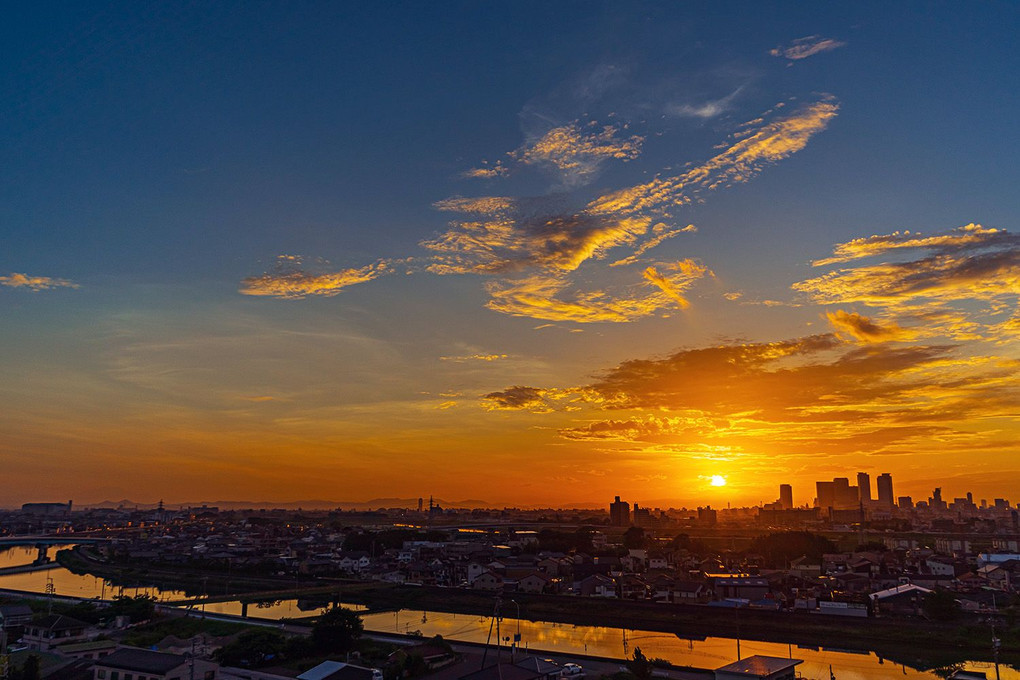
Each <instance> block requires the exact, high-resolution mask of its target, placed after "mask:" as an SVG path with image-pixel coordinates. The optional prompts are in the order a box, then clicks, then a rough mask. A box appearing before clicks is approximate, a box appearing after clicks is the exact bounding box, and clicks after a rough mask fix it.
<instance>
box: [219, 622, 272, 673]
mask: <svg viewBox="0 0 1020 680" xmlns="http://www.w3.org/2000/svg"><path fill="white" fill-rule="evenodd" d="M286 648H287V638H285V637H284V636H283V635H281V634H280V633H277V632H276V631H274V630H267V629H264V628H260V629H257V630H248V631H245V632H243V633H241V634H240V635H238V636H237V639H236V640H234V641H233V642H231V643H230V644H227V645H224V646H223V647H220V648H219V649H218V650H217V651H216V660H217V661H219V662H220V663H221V664H223V665H224V666H241V667H245V668H250V667H252V666H261V665H262V664H264V663H266V662H267V661H271V660H272V659H273V658H275V657H276V656H277V655H278V654H280V652H282V651H284V650H285V649H286Z"/></svg>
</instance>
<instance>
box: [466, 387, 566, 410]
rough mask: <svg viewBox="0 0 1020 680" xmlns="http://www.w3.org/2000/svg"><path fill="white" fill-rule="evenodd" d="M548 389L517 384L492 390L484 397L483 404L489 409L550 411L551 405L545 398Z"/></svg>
mask: <svg viewBox="0 0 1020 680" xmlns="http://www.w3.org/2000/svg"><path fill="white" fill-rule="evenodd" d="M545 394H546V390H540V389H538V388H535V387H523V386H521V385H515V386H513V387H509V388H507V389H505V390H503V391H502V392H490V393H489V394H486V395H485V396H484V397H482V399H483V400H484V401H483V402H482V404H483V406H485V408H487V409H489V410H512V411H517V410H525V409H527V410H538V411H543V412H544V411H548V410H549V406H548V403H547V402H546V400H545Z"/></svg>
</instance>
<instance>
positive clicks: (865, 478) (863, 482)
mask: <svg viewBox="0 0 1020 680" xmlns="http://www.w3.org/2000/svg"><path fill="white" fill-rule="evenodd" d="M857 493H859V494H860V496H861V503H863V504H864V505H865V506H867V505H869V504H870V503H871V475H869V474H868V473H867V472H858V473H857Z"/></svg>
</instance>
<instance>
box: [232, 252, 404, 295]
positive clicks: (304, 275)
mask: <svg viewBox="0 0 1020 680" xmlns="http://www.w3.org/2000/svg"><path fill="white" fill-rule="evenodd" d="M301 266H302V263H301V260H300V259H299V258H296V257H294V256H291V255H282V256H280V258H278V260H277V267H276V270H275V271H274V272H271V273H266V274H263V275H261V276H250V277H248V278H246V279H244V280H243V281H241V288H240V293H241V294H242V295H256V296H265V297H275V298H281V299H284V300H300V299H303V298H305V297H308V296H310V295H311V296H322V297H332V296H334V295H337V294H339V293H340V292H341V291H342V290H343V289H344V288H347V287H348V286H353V285H355V284H358V283H365V282H366V281H371V280H373V279H377V278H379V277H380V276H383V275H384V274H389V273H390V272H392V271H393V268H392V265H391V263H390V262H388V261H386V260H380V261H378V262H376V263H375V264H370V265H367V266H364V267H357V268H353V269H341V270H339V271H332V272H330V271H327V272H321V273H316V272H311V271H306V270H304V269H301V268H300V267H301Z"/></svg>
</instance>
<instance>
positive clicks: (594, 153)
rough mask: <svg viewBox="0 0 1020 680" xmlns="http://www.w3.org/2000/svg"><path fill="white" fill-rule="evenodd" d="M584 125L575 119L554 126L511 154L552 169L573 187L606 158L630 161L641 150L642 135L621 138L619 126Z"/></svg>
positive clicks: (585, 180) (589, 176) (589, 177)
mask: <svg viewBox="0 0 1020 680" xmlns="http://www.w3.org/2000/svg"><path fill="white" fill-rule="evenodd" d="M586 128H587V129H586ZM586 128H582V127H581V125H580V124H579V123H578V122H577V121H574V122H573V123H569V124H567V125H561V126H558V127H554V128H552V129H550V130H548V131H547V132H546V133H545V134H543V135H542V136H541V137H539V138H538V139H535V140H534V141H532V142H530V143H529V144H526V145H525V146H523V147H521V148H520V149H518V150H517V151H514V152H512V153H511V157H512V158H514V159H516V160H517V161H519V162H520V163H523V164H524V165H537V166H542V167H549V168H553V169H555V170H556V171H557V172H558V173H559V174H560V176H561V178H562V181H563V183H564V185H565V186H567V187H568V188H575V187H579V186H583V185H585V184H588V183H589V182H591V180H592V179H594V178H595V176H596V175H597V174H598V172H599V170H600V169H601V168H602V166H603V165H604V164H605V162H606V161H609V160H619V161H630V160H634V159H635V158H637V157H638V156H639V155H640V153H641V144H642V142H644V138H643V137H640V136H638V135H632V136H630V137H624V138H621V137H619V136H618V135H619V132H620V130H619V128H617V127H615V126H612V125H605V126H602V127H601V128H595V126H594V124H592V125H588V126H586ZM593 128H595V129H593Z"/></svg>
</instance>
